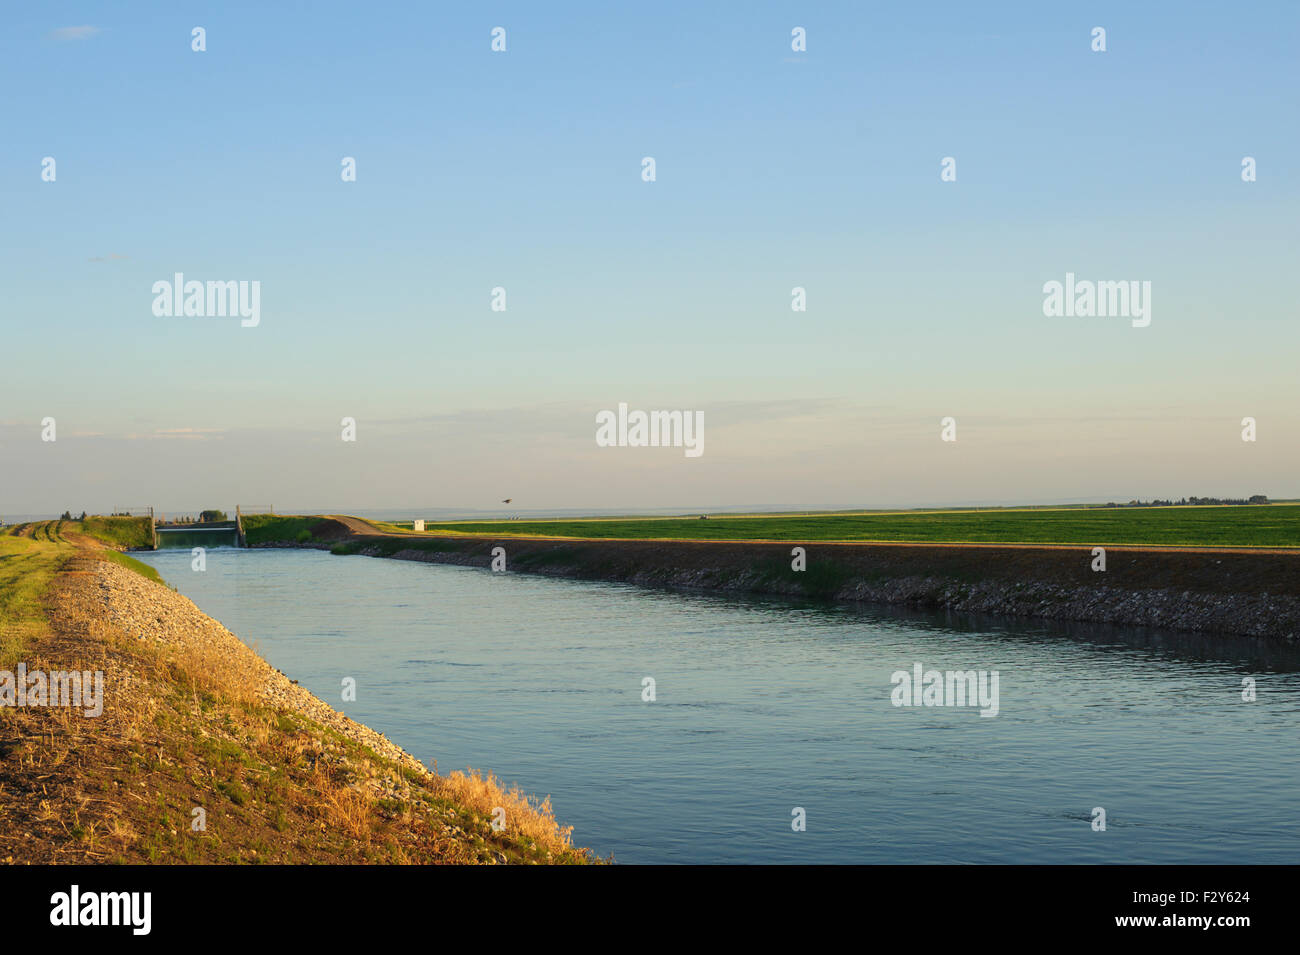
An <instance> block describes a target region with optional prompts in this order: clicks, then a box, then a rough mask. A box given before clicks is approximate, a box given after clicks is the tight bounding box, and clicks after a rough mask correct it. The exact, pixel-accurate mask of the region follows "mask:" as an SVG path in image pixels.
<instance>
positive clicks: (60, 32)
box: [50, 25, 103, 43]
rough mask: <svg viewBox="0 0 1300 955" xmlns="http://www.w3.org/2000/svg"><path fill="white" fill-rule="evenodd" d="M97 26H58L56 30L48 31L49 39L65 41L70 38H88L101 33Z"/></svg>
mask: <svg viewBox="0 0 1300 955" xmlns="http://www.w3.org/2000/svg"><path fill="white" fill-rule="evenodd" d="M101 32H103V31H101V30H100V29H99V27H92V26H90V25H86V26H79V27H59V28H58V29H57V30H52V31H50V39H52V40H58V41H59V42H60V43H67V42H69V41H71V40H89V39H90V38H91V37H92V36H94V35H95V34H96V33H101Z"/></svg>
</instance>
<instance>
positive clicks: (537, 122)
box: [0, 2, 1300, 518]
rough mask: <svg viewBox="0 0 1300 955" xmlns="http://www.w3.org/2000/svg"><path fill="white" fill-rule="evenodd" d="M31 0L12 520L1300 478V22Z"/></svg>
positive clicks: (8, 417) (12, 77)
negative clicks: (799, 300)
mask: <svg viewBox="0 0 1300 955" xmlns="http://www.w3.org/2000/svg"><path fill="white" fill-rule="evenodd" d="M3 16H4V21H3V22H4V26H3V29H0V79H2V80H3V84H4V89H5V91H6V93H7V95H5V96H4V97H2V98H0V244H2V247H0V288H3V290H4V294H3V296H2V297H0V341H2V342H3V351H4V358H3V363H2V364H0V369H3V371H2V372H0V460H3V461H4V463H5V467H4V468H3V469H2V476H0V518H9V517H10V516H11V515H15V514H45V513H57V512H61V511H62V510H64V509H65V508H68V509H71V510H73V511H74V512H79V511H80V510H83V509H85V510H89V511H91V512H95V511H102V510H107V509H110V508H113V507H117V506H141V505H153V506H155V507H157V508H159V509H163V510H172V511H175V510H177V509H190V510H198V509H200V508H203V507H220V508H223V509H233V507H234V505H235V504H238V503H245V504H247V503H252V502H260V503H268V502H269V503H273V504H274V505H275V506H276V509H277V510H282V511H289V510H312V509H330V510H347V509H353V510H365V509H375V508H399V509H400V508H405V507H410V508H412V509H418V508H435V507H436V508H463V509H466V510H467V511H473V510H480V509H493V508H496V507H498V505H499V504H500V501H501V500H502V499H504V498H511V499H512V501H513V503H512V505H510V506H509V507H510V509H511V510H513V511H517V512H520V513H525V512H528V511H531V510H536V511H544V510H550V509H569V510H577V511H582V510H584V509H589V510H591V511H604V510H611V509H612V510H617V511H622V512H626V513H633V512H637V511H641V510H647V511H648V510H654V509H665V508H667V509H672V508H681V509H682V510H695V509H708V508H722V507H744V508H768V509H801V508H857V507H862V508H871V507H910V506H937V505H947V504H953V505H959V504H977V503H1006V504H1010V503H1046V502H1061V501H1107V500H1125V501H1126V500H1129V499H1132V498H1139V499H1150V498H1154V497H1161V498H1164V497H1173V498H1177V497H1181V496H1183V495H1200V496H1208V495H1216V496H1248V495H1250V494H1255V493H1264V494H1268V495H1269V496H1271V497H1274V498H1283V497H1298V496H1300V412H1298V411H1297V409H1298V408H1300V384H1297V382H1298V380H1300V374H1297V356H1300V331H1297V323H1296V317H1297V316H1296V310H1297V304H1296V302H1297V296H1296V294H1295V288H1294V283H1295V276H1296V274H1297V270H1296V268H1295V261H1296V257H1297V252H1298V251H1300V243H1298V240H1297V233H1298V230H1300V224H1298V223H1300V216H1298V215H1297V212H1300V202H1298V201H1297V200H1298V197H1300V190H1298V189H1297V182H1298V181H1300V133H1298V132H1297V126H1296V122H1295V117H1296V115H1297V106H1298V105H1300V103H1298V102H1297V100H1300V83H1298V82H1297V80H1300V65H1297V64H1298V63H1300V59H1298V58H1297V57H1296V55H1295V50H1296V49H1297V41H1298V40H1300V35H1298V34H1300V30H1298V29H1297V27H1298V26H1300V5H1297V4H1294V3H1283V2H1277V3H1253V4H1252V3H1246V4H1238V5H1224V4H1215V3H1187V2H1180V3H1164V2H1157V3H1144V4H1131V3H1054V4H1043V3H1038V2H1025V3H1014V2H1013V3H999V4H980V5H976V4H968V3H958V2H951V3H949V2H933V3H927V4H921V5H913V4H891V5H884V4H862V3H817V4H810V3H804V4H799V3H763V2H757V3H739V2H736V3H714V4H695V3H671V2H665V3H656V4H626V5H625V4H617V5H611V4H598V3H560V4H545V5H541V4H536V3H482V4H479V3H460V4H387V3H382V2H375V3H366V4H355V3H333V2H312V3H277V4H266V3H244V2H222V3H219V4H218V3H211V4H188V3H184V2H180V3H171V2H169V3H162V2H159V3H144V2H139V3H135V2H121V3H94V4H92V3H59V2H51V3H43V4H23V5H17V4H13V5H9V6H8V7H6V9H5V11H4V14H3ZM196 27H201V28H203V30H204V31H205V36H204V39H205V45H206V49H204V50H202V51H195V50H194V49H192V44H193V33H192V31H193V30H194V28H196ZM496 27H502V28H503V29H504V30H505V47H506V48H505V50H504V51H494V50H493V49H492V42H493V37H492V31H493V29H494V28H496ZM1095 27H1102V28H1104V29H1105V31H1106V33H1105V41H1106V49H1105V51H1104V52H1101V51H1095V50H1094V49H1093V46H1094V43H1095V41H1094V38H1093V31H1094V28H1095ZM795 28H802V29H803V31H804V35H805V36H806V49H805V50H802V51H796V50H794V49H792V31H793V30H794V29H795ZM46 157H51V158H53V159H54V160H55V178H54V180H53V181H47V180H46V179H45V178H43V171H44V169H45V163H44V161H45V159H46ZM345 157H351V158H353V159H354V160H355V164H356V166H355V168H356V178H355V181H346V182H345V181H343V178H342V175H341V169H342V163H343V160H344V158H345ZM645 157H653V159H654V161H655V178H654V180H653V181H646V180H645V179H644V178H643V163H642V160H643V159H644V158H645ZM945 157H951V158H952V159H954V160H955V169H956V179H955V181H944V180H943V179H942V177H941V173H942V171H943V165H942V164H943V160H944V159H945ZM1244 157H1252V158H1253V159H1254V160H1255V164H1256V179H1255V181H1253V182H1246V181H1243V178H1242V161H1243V158H1244ZM176 273H182V274H183V275H184V276H185V277H186V279H187V280H199V281H209V280H212V281H218V280H219V281H249V282H251V281H257V282H259V283H260V294H261V301H260V316H259V322H258V324H257V325H256V326H255V327H243V326H242V325H241V323H240V321H239V319H238V318H231V317H229V316H227V317H193V316H179V317H177V316H158V315H156V314H155V313H154V309H153V304H154V299H155V295H154V292H153V286H154V283H156V282H158V281H162V280H165V281H171V280H172V278H173V276H174V275H175V274H176ZM1067 273H1074V274H1075V275H1076V276H1077V278H1078V279H1080V280H1094V281H1138V282H1150V283H1151V285H1150V289H1151V292H1150V304H1151V312H1150V319H1151V321H1150V324H1149V325H1147V326H1146V327H1134V325H1133V324H1132V322H1130V320H1129V319H1128V318H1124V317H1117V316H1109V317H1095V316H1094V317H1082V316H1065V317H1049V316H1045V315H1044V309H1043V302H1044V283H1047V282H1050V281H1060V282H1063V283H1064V282H1065V280H1066V274H1067ZM796 287H799V288H803V289H805V290H806V306H807V307H806V310H805V311H794V310H792V307H791V304H792V289H794V288H796ZM495 288H504V289H505V290H506V292H505V294H506V299H505V301H506V308H505V310H504V311H494V310H493V309H492V307H491V306H492V300H493V289H495ZM620 403H626V404H627V405H628V406H629V407H630V408H631V409H644V410H647V411H650V410H691V411H702V412H703V414H704V421H705V428H704V432H705V444H704V447H705V450H704V453H703V454H701V455H699V456H698V457H689V456H687V455H685V454H684V453H683V451H682V449H681V448H676V447H601V446H598V444H597V442H596V440H595V434H596V414H597V413H598V412H600V411H602V410H606V409H616V408H617V407H618V405H619V404H620ZM1247 416H1250V417H1253V418H1255V419H1256V422H1257V425H1256V427H1257V435H1256V440H1255V441H1253V442H1247V441H1243V440H1242V438H1241V433H1242V419H1243V418H1244V417H1247ZM946 417H952V418H954V419H955V421H956V440H955V441H943V440H942V439H941V421H942V419H944V418H946ZM46 418H53V419H54V420H55V424H56V431H55V440H53V441H48V440H42V436H43V433H46V429H45V428H44V427H43V425H42V422H43V421H44V420H45V419H46ZM344 418H352V419H354V420H355V422H356V428H355V437H356V440H354V441H345V440H343V427H342V422H343V419H344Z"/></svg>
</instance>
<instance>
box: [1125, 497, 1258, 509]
mask: <svg viewBox="0 0 1300 955" xmlns="http://www.w3.org/2000/svg"><path fill="white" fill-rule="evenodd" d="M1267 503H1268V495H1266V494H1252V495H1251V496H1250V497H1248V498H1244V499H1243V498H1240V497H1180V498H1179V499H1178V500H1176V501H1160V500H1155V501H1129V502H1128V503H1127V504H1116V503H1115V502H1114V501H1110V502H1108V503H1107V504H1106V507H1178V506H1179V505H1206V504H1267Z"/></svg>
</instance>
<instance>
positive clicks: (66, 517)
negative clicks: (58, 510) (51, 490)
mask: <svg viewBox="0 0 1300 955" xmlns="http://www.w3.org/2000/svg"><path fill="white" fill-rule="evenodd" d="M59 520H61V521H70V520H72V512H71V511H64V512H63V516H62V517H60V518H59Z"/></svg>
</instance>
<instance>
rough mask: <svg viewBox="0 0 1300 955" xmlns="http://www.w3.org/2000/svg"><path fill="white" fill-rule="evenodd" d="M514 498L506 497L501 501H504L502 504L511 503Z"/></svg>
mask: <svg viewBox="0 0 1300 955" xmlns="http://www.w3.org/2000/svg"><path fill="white" fill-rule="evenodd" d="M513 500H514V498H513V497H508V498H506V499H505V500H504V501H502V502H501V503H502V504H509V503H510V502H511V501H513Z"/></svg>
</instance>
